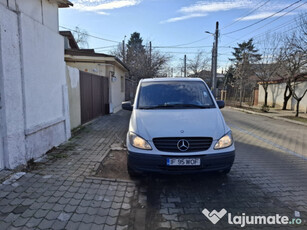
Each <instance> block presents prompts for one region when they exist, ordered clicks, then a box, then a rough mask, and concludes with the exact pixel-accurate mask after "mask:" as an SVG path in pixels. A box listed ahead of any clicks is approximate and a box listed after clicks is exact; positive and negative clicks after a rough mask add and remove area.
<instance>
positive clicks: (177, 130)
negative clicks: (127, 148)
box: [130, 108, 226, 140]
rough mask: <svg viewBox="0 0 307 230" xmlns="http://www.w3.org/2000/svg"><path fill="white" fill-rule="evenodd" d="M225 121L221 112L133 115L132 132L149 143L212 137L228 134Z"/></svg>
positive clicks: (170, 111) (166, 111)
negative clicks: (170, 139) (167, 138)
mask: <svg viewBox="0 0 307 230" xmlns="http://www.w3.org/2000/svg"><path fill="white" fill-rule="evenodd" d="M225 126H226V125H225V121H224V119H223V117H222V114H221V112H220V110H219V109H216V108H212V109H180V110H179V109H178V110H174V109H161V110H139V109H136V110H134V111H133V113H132V116H131V120H130V131H133V132H135V133H136V134H138V135H140V136H141V137H143V138H145V139H146V140H152V139H153V138H156V137H212V138H213V139H214V140H217V139H219V138H220V137H222V136H223V135H224V134H225V129H226V127H225Z"/></svg>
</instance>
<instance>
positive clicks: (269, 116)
mask: <svg viewBox="0 0 307 230" xmlns="http://www.w3.org/2000/svg"><path fill="white" fill-rule="evenodd" d="M228 108H230V109H234V110H238V111H241V112H245V113H249V114H255V115H259V116H263V117H268V118H272V119H275V120H282V121H287V122H290V123H293V124H297V125H303V126H306V127H307V123H304V122H300V121H293V120H290V119H287V118H284V117H278V116H271V115H267V114H264V113H257V112H254V111H250V110H247V109H240V108H236V107H232V106H228Z"/></svg>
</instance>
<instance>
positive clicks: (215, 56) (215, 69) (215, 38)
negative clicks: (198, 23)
mask: <svg viewBox="0 0 307 230" xmlns="http://www.w3.org/2000/svg"><path fill="white" fill-rule="evenodd" d="M218 40H219V22H216V27H215V34H214V43H213V57H212V63H213V64H214V65H213V69H212V88H213V89H212V92H213V95H214V96H215V97H216V80H217V77H216V74H217V47H218Z"/></svg>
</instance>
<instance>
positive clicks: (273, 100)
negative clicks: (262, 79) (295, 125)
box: [258, 82, 307, 112]
mask: <svg viewBox="0 0 307 230" xmlns="http://www.w3.org/2000/svg"><path fill="white" fill-rule="evenodd" d="M285 88H286V83H280V84H270V85H269V87H268V105H269V106H272V105H273V104H275V107H276V108H282V106H283V102H284V91H285ZM305 89H307V82H301V83H299V84H298V86H297V87H296V90H295V92H296V94H297V95H298V96H302V95H303V92H304V91H305ZM288 93H289V91H288ZM258 104H259V105H262V104H264V89H263V87H262V85H259V94H258ZM287 109H296V100H295V99H294V98H293V97H291V98H290V100H289V101H288V104H287ZM300 111H301V112H307V94H306V95H305V97H304V98H303V99H302V100H301V102H300Z"/></svg>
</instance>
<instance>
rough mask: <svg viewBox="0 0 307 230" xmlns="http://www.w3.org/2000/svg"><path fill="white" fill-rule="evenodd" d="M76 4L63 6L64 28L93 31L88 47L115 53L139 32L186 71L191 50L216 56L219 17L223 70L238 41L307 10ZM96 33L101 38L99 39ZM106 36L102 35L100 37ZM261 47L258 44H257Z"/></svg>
mask: <svg viewBox="0 0 307 230" xmlns="http://www.w3.org/2000/svg"><path fill="white" fill-rule="evenodd" d="M70 1H71V2H72V3H73V4H74V6H73V7H70V8H64V9H60V11H59V25H60V30H68V29H75V27H76V26H78V27H79V28H80V29H82V30H85V31H87V33H88V34H89V35H91V36H90V37H88V45H89V47H88V48H95V51H96V52H100V53H109V52H111V51H112V50H114V49H115V48H116V47H117V46H118V44H119V42H122V41H123V40H124V39H125V40H126V41H127V40H128V39H129V38H130V35H131V34H132V33H133V32H139V33H140V35H141V37H142V38H143V40H144V43H148V42H149V41H151V42H152V46H153V49H154V50H157V51H159V52H161V53H163V54H168V55H171V56H172V59H171V62H170V63H169V66H170V67H172V68H174V73H175V74H176V75H180V74H181V73H180V67H179V66H180V65H181V64H182V63H183V57H184V55H185V54H186V55H187V59H188V60H189V59H193V58H194V57H195V55H196V54H197V52H199V51H203V52H204V55H206V56H208V58H211V50H212V44H213V40H214V36H213V35H212V34H209V33H206V32H205V31H208V32H210V33H214V32H215V26H216V22H217V21H218V22H219V34H220V35H219V40H218V44H219V47H218V70H219V71H220V72H221V71H222V70H225V69H226V68H227V67H228V66H229V65H230V64H231V62H230V61H229V58H231V57H232V55H231V52H232V51H233V47H236V46H237V44H238V43H241V42H243V41H247V40H249V39H250V38H253V39H254V40H255V42H256V43H261V42H262V41H263V40H265V39H266V38H265V34H266V33H267V32H271V33H289V32H292V31H295V29H296V27H297V24H296V17H297V16H298V15H299V14H301V13H306V12H307V1H306V0H257V1H254V0H226V1H225V0H213V1H202V0H70ZM95 37H96V38H95ZM97 37H98V38H100V39H98V38H97ZM256 47H257V46H256Z"/></svg>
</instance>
